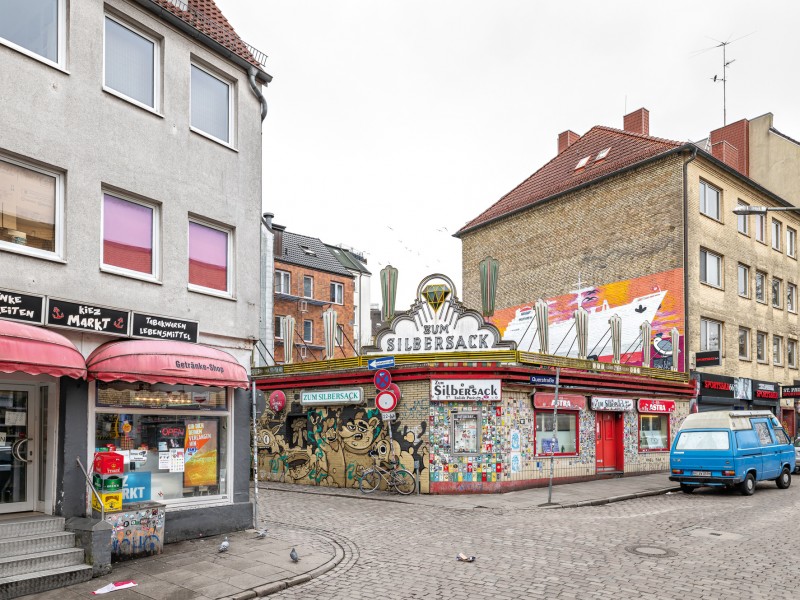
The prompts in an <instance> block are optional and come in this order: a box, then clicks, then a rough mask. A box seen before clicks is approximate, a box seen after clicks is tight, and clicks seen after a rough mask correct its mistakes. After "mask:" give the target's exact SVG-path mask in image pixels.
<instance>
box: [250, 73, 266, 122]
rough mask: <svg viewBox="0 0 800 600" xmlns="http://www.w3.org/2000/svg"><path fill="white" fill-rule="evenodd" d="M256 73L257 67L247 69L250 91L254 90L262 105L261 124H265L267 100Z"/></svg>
mask: <svg viewBox="0 0 800 600" xmlns="http://www.w3.org/2000/svg"><path fill="white" fill-rule="evenodd" d="M257 73H258V71H256V68H255V67H250V68H249V69H247V80H248V81H249V82H250V89H251V90H253V93H254V94H255V95H256V98H258V101H259V102H260V103H261V122H262V123H263V122H264V119H266V118H267V99H266V98H264V94H262V93H261V86H260V85H259V84H258V83H257V82H256V74H257Z"/></svg>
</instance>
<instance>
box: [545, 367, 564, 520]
mask: <svg viewBox="0 0 800 600" xmlns="http://www.w3.org/2000/svg"><path fill="white" fill-rule="evenodd" d="M560 375H561V368H560V367H556V397H555V400H554V401H553V442H552V443H553V444H555V445H556V447H558V380H559V376H560ZM555 453H556V452H555V449H554V448H553V446H550V483H548V484H547V503H548V504H550V500H552V498H553V470H554V469H555V462H556V457H555Z"/></svg>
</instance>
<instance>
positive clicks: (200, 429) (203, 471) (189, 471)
mask: <svg viewBox="0 0 800 600" xmlns="http://www.w3.org/2000/svg"><path fill="white" fill-rule="evenodd" d="M184 448H185V452H186V456H185V464H184V469H183V485H184V486H186V487H194V486H198V485H217V422H216V421H197V422H194V423H192V422H187V423H186V441H185V443H184Z"/></svg>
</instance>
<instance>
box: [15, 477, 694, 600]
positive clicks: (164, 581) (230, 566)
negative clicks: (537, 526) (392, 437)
mask: <svg viewBox="0 0 800 600" xmlns="http://www.w3.org/2000/svg"><path fill="white" fill-rule="evenodd" d="M262 489H264V490H266V489H269V490H270V492H271V493H275V492H277V493H282V494H283V493H285V494H322V495H329V496H347V497H350V498H351V499H352V501H354V502H355V501H367V502H369V501H372V502H401V503H406V504H418V505H421V506H426V507H436V508H442V509H454V510H476V509H479V510H484V509H491V510H501V511H506V510H508V511H514V510H547V509H551V508H570V507H579V506H590V505H596V504H606V503H608V502H617V501H620V500H629V499H631V498H638V497H643V496H653V495H657V494H664V493H666V492H668V491H672V490H676V489H679V488H678V487H677V486H676V485H675V484H671V482H670V481H669V480H668V478H667V474H666V473H657V474H650V475H639V476H634V477H624V478H620V479H604V480H597V481H587V482H582V483H570V484H563V485H557V486H554V487H553V493H552V502H553V504H551V505H550V506H543V505H545V504H546V503H547V488H546V487H545V488H535V489H529V490H522V491H518V492H508V493H505V494H465V495H441V496H429V495H419V496H417V495H416V494H415V495H410V496H401V495H399V494H390V493H387V492H373V493H371V494H363V493H361V492H360V491H359V490H357V489H352V488H348V489H338V488H327V487H312V486H303V485H291V484H283V483H272V482H269V483H260V484H259V490H262ZM267 527H268V530H269V533H268V535H267V537H266V538H264V539H257V538H256V534H255V532H254V531H252V530H250V531H240V532H235V533H232V534H230V535H228V540H229V542H230V547H229V550H228V551H227V552H225V553H220V552H218V550H217V549H218V547H219V545H220V543H221V542H222V540H223V538H224V536H215V537H211V538H202V539H198V540H189V541H185V542H179V543H177V544H168V545H167V546H165V547H164V553H163V554H161V555H158V556H152V557H148V558H140V559H136V560H131V561H127V562H122V563H115V564H114V570H113V572H112V574H111V575H108V576H105V577H99V578H97V579H93V580H91V581H88V582H86V583H82V584H78V585H73V586H70V587H67V588H61V589H57V590H52V591H50V592H45V593H43V594H36V595H35V596H25V598H29V599H31V600H32V599H33V598H34V597H35V598H37V599H40V600H76V599H78V598H83V599H85V598H96V597H98V596H92V595H91V593H92V592H93V591H94V590H96V589H99V588H101V587H103V586H105V585H107V584H108V583H111V582H114V581H126V580H133V581H135V582H136V583H137V584H138V586H137V587H134V588H129V589H125V590H119V591H115V592H111V594H110V595H108V596H107V598H108V599H109V600H188V599H191V600H212V599H219V598H229V599H231V600H234V599H235V600H248V599H250V598H256V597H260V596H266V595H269V594H272V593H274V592H277V591H279V590H282V589H285V588H287V587H290V586H293V585H297V584H300V583H305V582H306V581H309V580H310V579H312V578H314V577H317V576H319V575H321V574H323V573H325V572H326V571H329V570H330V569H333V568H334V567H335V566H336V565H337V564H339V563H340V562H341V561H342V560H343V559H344V558H345V549H344V547H343V545H342V544H341V543H340V542H339V541H337V540H336V539H335V538H333V537H332V536H331V535H330V534H328V533H324V532H321V531H318V530H314V529H305V528H302V527H299V526H289V525H284V524H280V523H272V522H269V521H267ZM292 548H296V549H297V552H298V554H299V555H300V561H299V562H297V563H294V562H292V561H291V559H290V558H289V552H290V551H291V549H292Z"/></svg>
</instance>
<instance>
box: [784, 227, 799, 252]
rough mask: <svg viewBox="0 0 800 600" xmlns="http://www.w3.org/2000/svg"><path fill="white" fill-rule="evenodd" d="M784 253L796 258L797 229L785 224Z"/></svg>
mask: <svg viewBox="0 0 800 600" xmlns="http://www.w3.org/2000/svg"><path fill="white" fill-rule="evenodd" d="M786 254H787V256H791V257H792V258H797V231H795V230H794V229H792V228H791V227H789V226H788V225H787V226H786Z"/></svg>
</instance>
